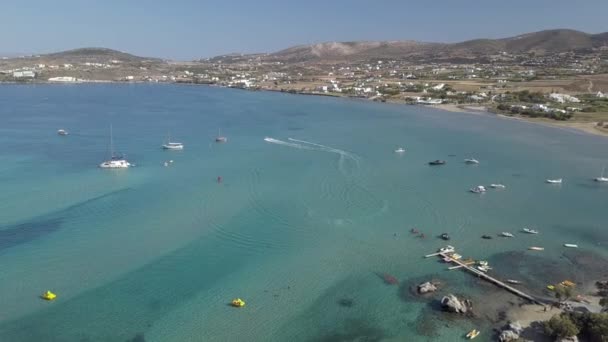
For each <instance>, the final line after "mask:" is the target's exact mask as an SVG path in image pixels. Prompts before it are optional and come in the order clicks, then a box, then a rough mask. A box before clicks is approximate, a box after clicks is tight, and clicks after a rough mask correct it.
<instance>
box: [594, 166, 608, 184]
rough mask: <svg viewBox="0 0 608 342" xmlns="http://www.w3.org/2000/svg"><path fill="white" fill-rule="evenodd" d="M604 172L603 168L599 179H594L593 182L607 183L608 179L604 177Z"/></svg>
mask: <svg viewBox="0 0 608 342" xmlns="http://www.w3.org/2000/svg"><path fill="white" fill-rule="evenodd" d="M604 171H606V167H605V166H604V168H603V169H602V173H601V174H600V176H599V177H596V178H595V179H594V180H595V181H596V182H602V183H606V182H608V177H604Z"/></svg>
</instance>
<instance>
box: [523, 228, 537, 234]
mask: <svg viewBox="0 0 608 342" xmlns="http://www.w3.org/2000/svg"><path fill="white" fill-rule="evenodd" d="M521 231H522V232H524V233H528V234H538V231H536V230H534V229H530V228H524V229H522V230H521Z"/></svg>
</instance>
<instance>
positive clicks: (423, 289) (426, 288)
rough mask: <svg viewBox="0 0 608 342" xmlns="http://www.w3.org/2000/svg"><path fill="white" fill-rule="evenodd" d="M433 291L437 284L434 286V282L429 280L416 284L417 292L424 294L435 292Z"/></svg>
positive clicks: (435, 289)
mask: <svg viewBox="0 0 608 342" xmlns="http://www.w3.org/2000/svg"><path fill="white" fill-rule="evenodd" d="M435 291H437V286H435V284H433V283H431V282H430V281H427V282H425V283H422V284H420V285H418V293H420V294H425V293H429V292H435Z"/></svg>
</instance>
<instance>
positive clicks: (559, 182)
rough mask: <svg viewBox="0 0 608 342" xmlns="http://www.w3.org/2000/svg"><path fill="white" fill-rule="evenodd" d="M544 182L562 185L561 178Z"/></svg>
mask: <svg viewBox="0 0 608 342" xmlns="http://www.w3.org/2000/svg"><path fill="white" fill-rule="evenodd" d="M546 182H547V183H549V184H562V179H561V178H557V179H547V180H546Z"/></svg>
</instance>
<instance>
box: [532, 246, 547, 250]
mask: <svg viewBox="0 0 608 342" xmlns="http://www.w3.org/2000/svg"><path fill="white" fill-rule="evenodd" d="M528 249H529V250H531V251H544V250H545V249H544V248H543V247H535V246H532V247H528Z"/></svg>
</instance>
